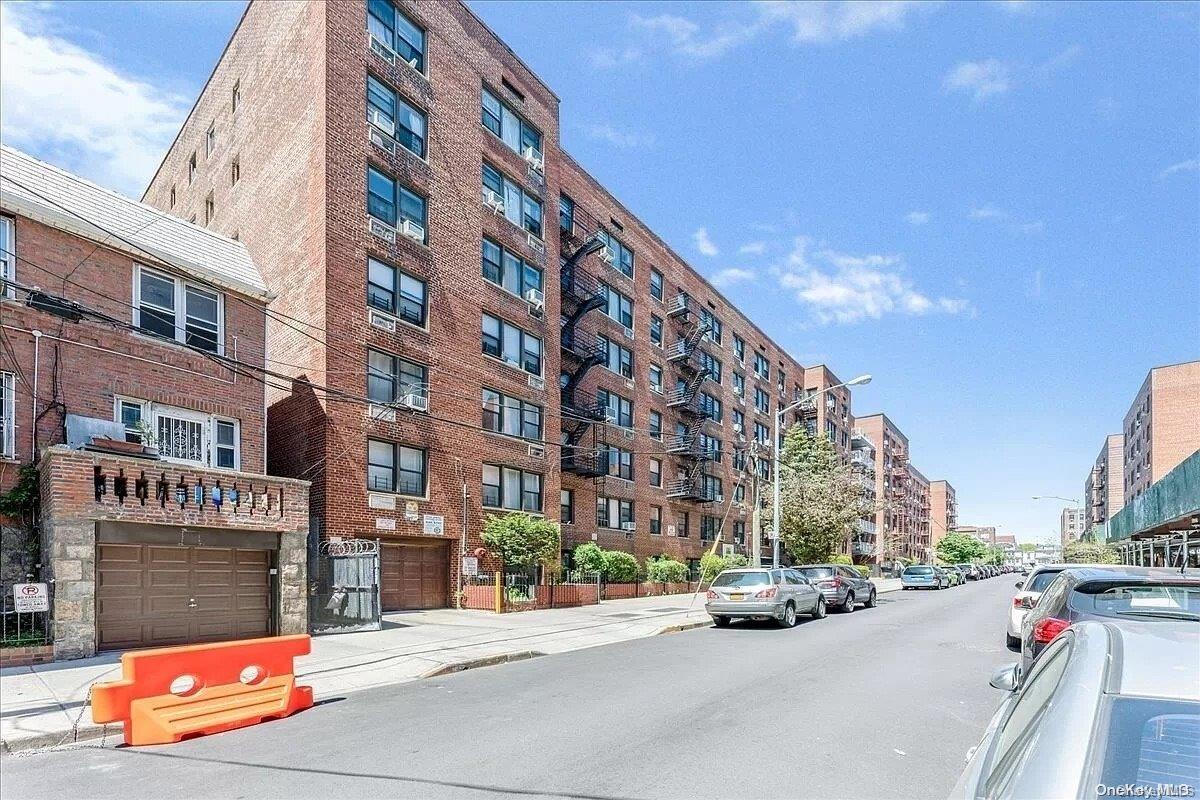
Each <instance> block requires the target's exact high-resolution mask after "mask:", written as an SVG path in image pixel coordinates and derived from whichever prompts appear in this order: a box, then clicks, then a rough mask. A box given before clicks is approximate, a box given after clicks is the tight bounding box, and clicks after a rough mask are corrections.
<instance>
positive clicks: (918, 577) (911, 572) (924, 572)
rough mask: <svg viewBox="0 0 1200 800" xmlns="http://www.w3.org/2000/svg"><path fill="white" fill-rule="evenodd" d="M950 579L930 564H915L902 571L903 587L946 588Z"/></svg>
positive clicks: (901, 583) (901, 581)
mask: <svg viewBox="0 0 1200 800" xmlns="http://www.w3.org/2000/svg"><path fill="white" fill-rule="evenodd" d="M949 581H950V579H949V578H947V577H946V576H945V574H944V573H941V572H940V571H939V570H937V569H934V568H933V567H931V566H929V565H928V564H913V565H912V566H911V567H905V568H904V572H901V573H900V587H901V588H903V589H945V588H946V587H947V586H948V585H949Z"/></svg>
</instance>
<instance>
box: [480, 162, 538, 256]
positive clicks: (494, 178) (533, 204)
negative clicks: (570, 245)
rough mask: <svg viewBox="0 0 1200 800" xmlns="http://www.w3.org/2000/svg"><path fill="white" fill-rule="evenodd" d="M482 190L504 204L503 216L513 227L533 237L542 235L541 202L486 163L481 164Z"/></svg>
mask: <svg viewBox="0 0 1200 800" xmlns="http://www.w3.org/2000/svg"><path fill="white" fill-rule="evenodd" d="M483 188H485V189H488V190H490V191H492V192H494V193H495V194H496V196H497V197H499V198H500V199H501V201H503V203H504V216H505V218H506V219H507V220H508V221H509V222H511V223H512V224H513V225H516V226H517V227H519V228H523V229H525V230H527V231H529V232H530V233H532V234H533V235H534V236H537V237H539V238H540V237H541V235H542V201H541V200H538V199H537V198H536V197H534V196H533V195H531V194H529V193H527V192H526V191H525V190H524V189H522V188H521V185H520V184H519V183H517V182H516V181H514V180H512V179H511V178H509V177H508V176H506V175H505V174H504V173H502V172H500V170H498V169H496V168H495V167H493V166H492V165H491V164H489V163H487V162H486V161H485V162H483Z"/></svg>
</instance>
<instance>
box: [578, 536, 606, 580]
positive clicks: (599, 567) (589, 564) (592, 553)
mask: <svg viewBox="0 0 1200 800" xmlns="http://www.w3.org/2000/svg"><path fill="white" fill-rule="evenodd" d="M571 563H572V564H574V565H575V569H577V570H579V571H580V572H601V573H602V572H604V551H603V550H601V549H600V546H599V545H597V544H596V543H595V542H584V543H583V544H581V545H578V546H576V548H575V550H574V551H572V553H571Z"/></svg>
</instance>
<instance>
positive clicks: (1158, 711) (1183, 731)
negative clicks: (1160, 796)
mask: <svg viewBox="0 0 1200 800" xmlns="http://www.w3.org/2000/svg"><path fill="white" fill-rule="evenodd" d="M1107 738H1108V745H1107V746H1106V747H1105V748H1104V749H1103V751H1101V752H1103V753H1104V756H1103V757H1104V761H1103V763H1102V764H1100V779H1099V781H1098V783H1099V784H1100V785H1101V786H1125V785H1130V784H1131V785H1133V786H1135V787H1139V788H1151V789H1155V788H1158V787H1159V786H1165V785H1168V784H1175V785H1178V784H1180V783H1181V781H1182V783H1194V782H1195V780H1196V777H1197V775H1198V774H1200V755H1197V753H1196V742H1197V741H1200V703H1191V702H1186V701H1183V700H1162V699H1153V700H1152V699H1143V698H1133V697H1118V698H1116V699H1115V700H1114V701H1113V704H1112V714H1111V715H1110V716H1109V729H1108V731H1107ZM1097 751H1100V748H1097ZM1147 796H1148V795H1147Z"/></svg>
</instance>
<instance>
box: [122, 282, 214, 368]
mask: <svg viewBox="0 0 1200 800" xmlns="http://www.w3.org/2000/svg"><path fill="white" fill-rule="evenodd" d="M134 306H136V311H135V312H134V317H135V320H134V324H136V325H137V326H138V327H139V328H141V329H142V331H143V332H145V333H149V334H151V335H154V336H161V337H163V338H165V339H174V340H175V341H177V342H182V343H184V344H186V345H188V346H190V347H195V348H198V349H200V350H207V351H208V352H210V353H220V352H222V351H223V349H224V336H223V333H222V314H223V312H224V297H223V295H221V294H219V293H217V292H213V291H210V290H208V289H206V288H204V287H201V286H198V285H196V284H192V283H188V282H187V281H184V280H182V279H179V278H173V277H171V276H170V275H165V274H163V273H159V272H153V271H151V270H149V269H146V268H145V267H143V266H141V265H138V266H137V268H136V269H135V270H134Z"/></svg>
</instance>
